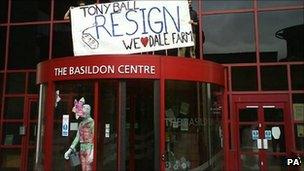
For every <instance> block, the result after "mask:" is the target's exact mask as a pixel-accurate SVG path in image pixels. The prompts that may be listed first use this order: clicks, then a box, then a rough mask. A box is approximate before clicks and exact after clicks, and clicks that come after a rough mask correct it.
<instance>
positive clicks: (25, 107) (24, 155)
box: [0, 96, 38, 170]
mask: <svg viewBox="0 0 304 171" xmlns="http://www.w3.org/2000/svg"><path fill="white" fill-rule="evenodd" d="M37 100H38V99H37V97H35V96H33V97H25V98H22V97H9V98H8V100H7V103H6V104H5V115H4V118H5V121H4V123H3V131H2V137H3V140H2V142H1V151H0V153H1V154H5V155H2V156H0V170H34V162H35V161H34V159H35V143H36V132H37V127H36V126H37V112H38V108H37Z"/></svg>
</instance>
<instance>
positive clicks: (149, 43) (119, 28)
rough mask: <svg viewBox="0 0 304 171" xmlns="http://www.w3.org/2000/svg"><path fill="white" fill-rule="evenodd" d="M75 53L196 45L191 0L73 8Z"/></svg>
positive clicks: (72, 21) (150, 49)
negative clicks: (189, 3) (190, 11)
mask: <svg viewBox="0 0 304 171" xmlns="http://www.w3.org/2000/svg"><path fill="white" fill-rule="evenodd" d="M71 27H72V39H73V49H74V55H75V56H80V55H93V54H131V53H140V52H148V51H157V50H164V49H172V48H179V47H189V46H194V40H193V35H192V26H191V24H190V13H189V5H188V1H187V0H175V1H162V2H161V3H157V2H155V1H121V2H112V3H103V4H92V5H86V6H80V7H75V8H73V9H71Z"/></svg>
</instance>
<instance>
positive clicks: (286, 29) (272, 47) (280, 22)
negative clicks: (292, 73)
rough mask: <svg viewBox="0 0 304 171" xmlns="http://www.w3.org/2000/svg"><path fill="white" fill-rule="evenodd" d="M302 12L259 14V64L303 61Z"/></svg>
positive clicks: (303, 30) (303, 27)
mask: <svg viewBox="0 0 304 171" xmlns="http://www.w3.org/2000/svg"><path fill="white" fill-rule="evenodd" d="M303 23H304V19H303V10H295V11H284V12H282V11H280V12H278V11H276V12H262V13H260V14H259V30H260V33H259V36H260V38H259V40H260V42H259V44H260V56H261V62H273V61H303V60H304V48H303V46H304V44H303V42H304V24H303Z"/></svg>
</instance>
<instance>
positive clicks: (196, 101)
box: [165, 81, 223, 170]
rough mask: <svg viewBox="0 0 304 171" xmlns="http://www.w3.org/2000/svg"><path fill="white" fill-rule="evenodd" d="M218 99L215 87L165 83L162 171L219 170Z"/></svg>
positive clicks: (219, 100) (220, 165) (220, 133)
mask: <svg viewBox="0 0 304 171" xmlns="http://www.w3.org/2000/svg"><path fill="white" fill-rule="evenodd" d="M197 92H201V94H200V95H198V93H197ZM221 99H222V90H221V88H220V87H219V86H215V85H211V84H203V83H196V82H186V81H167V82H166V118H165V121H166V123H165V124H166V155H165V157H166V158H165V159H166V170H172V169H174V168H177V169H180V170H181V169H199V170H210V169H222V168H221V167H222V162H221V161H222V157H223V156H222V147H223V146H222V145H223V144H222V143H223V139H222V128H221V117H222V100H221ZM208 137H210V138H208Z"/></svg>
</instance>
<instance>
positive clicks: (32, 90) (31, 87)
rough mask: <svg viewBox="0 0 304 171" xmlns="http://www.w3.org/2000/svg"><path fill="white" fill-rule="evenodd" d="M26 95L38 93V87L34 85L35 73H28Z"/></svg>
mask: <svg viewBox="0 0 304 171" xmlns="http://www.w3.org/2000/svg"><path fill="white" fill-rule="evenodd" d="M27 93H29V94H37V93H38V85H37V84H36V72H30V73H29V77H28V86H27Z"/></svg>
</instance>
